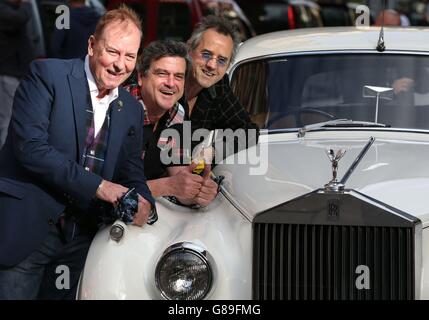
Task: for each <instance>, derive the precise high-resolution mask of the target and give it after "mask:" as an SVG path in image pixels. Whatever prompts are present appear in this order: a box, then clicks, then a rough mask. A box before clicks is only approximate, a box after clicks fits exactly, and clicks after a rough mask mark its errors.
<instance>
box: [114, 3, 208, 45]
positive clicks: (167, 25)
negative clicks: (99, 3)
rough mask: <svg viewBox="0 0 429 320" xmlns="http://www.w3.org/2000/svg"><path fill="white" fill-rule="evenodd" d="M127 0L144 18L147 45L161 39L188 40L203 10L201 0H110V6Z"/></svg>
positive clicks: (144, 39)
mask: <svg viewBox="0 0 429 320" xmlns="http://www.w3.org/2000/svg"><path fill="white" fill-rule="evenodd" d="M121 3H125V4H126V5H128V6H129V7H131V8H132V9H134V10H135V11H136V12H137V13H138V14H139V15H140V17H141V19H142V21H143V35H144V37H143V41H144V43H143V45H144V46H146V45H147V44H148V43H150V42H152V41H154V40H157V39H171V40H178V41H186V40H187V39H188V38H189V37H190V35H191V33H192V30H193V29H194V27H195V25H196V24H197V23H198V22H200V21H201V19H202V17H203V14H202V9H201V5H200V3H199V1H198V0H110V1H108V2H107V9H109V10H110V9H114V8H117V7H119V5H120V4H121Z"/></svg>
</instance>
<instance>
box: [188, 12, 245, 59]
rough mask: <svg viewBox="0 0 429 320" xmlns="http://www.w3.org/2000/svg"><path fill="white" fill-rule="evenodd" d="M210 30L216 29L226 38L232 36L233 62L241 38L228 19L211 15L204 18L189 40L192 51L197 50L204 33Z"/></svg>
mask: <svg viewBox="0 0 429 320" xmlns="http://www.w3.org/2000/svg"><path fill="white" fill-rule="evenodd" d="M209 29H214V30H215V31H216V32H218V33H220V34H223V35H225V36H230V37H231V39H232V42H233V46H232V55H231V60H230V62H232V61H233V60H234V58H235V55H236V54H237V49H238V45H239V44H240V38H239V36H238V33H237V31H236V28H235V27H234V25H233V24H232V23H231V22H229V21H228V20H227V19H225V18H223V17H219V16H215V15H209V16H206V17H204V18H203V20H202V21H201V22H200V23H199V24H198V25H197V27H196V28H195V30H194V32H192V35H191V37H190V38H189V40H188V46H189V49H190V50H195V49H196V48H197V47H198V45H199V44H200V42H201V39H202V38H203V34H204V32H206V31H207V30H209Z"/></svg>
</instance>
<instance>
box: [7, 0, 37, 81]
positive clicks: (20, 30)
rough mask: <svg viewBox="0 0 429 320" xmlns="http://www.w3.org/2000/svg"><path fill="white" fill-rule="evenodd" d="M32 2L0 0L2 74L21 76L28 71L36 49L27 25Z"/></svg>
mask: <svg viewBox="0 0 429 320" xmlns="http://www.w3.org/2000/svg"><path fill="white" fill-rule="evenodd" d="M30 17H31V4H30V3H26V2H24V3H22V4H21V5H20V6H18V5H15V4H12V3H10V2H7V1H0V75H7V76H12V77H16V78H21V77H22V76H24V74H26V73H27V71H28V69H29V65H30V62H31V60H33V58H34V50H33V46H32V44H31V41H30V39H29V37H28V34H27V29H26V25H27V23H28V21H29V19H30Z"/></svg>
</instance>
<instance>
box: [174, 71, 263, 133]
mask: <svg viewBox="0 0 429 320" xmlns="http://www.w3.org/2000/svg"><path fill="white" fill-rule="evenodd" d="M180 103H181V104H182V105H183V106H184V107H185V110H186V119H189V107H188V104H187V103H186V102H185V99H183V98H182V99H181V100H180ZM190 120H191V121H192V131H194V130H196V129H199V128H205V129H208V130H214V129H227V128H230V129H232V130H236V129H239V128H242V129H257V128H258V126H257V125H256V124H255V123H253V122H252V121H251V120H250V117H249V114H248V113H247V111H246V110H245V109H244V107H243V106H242V105H241V103H240V101H239V100H238V98H237V97H236V96H235V94H234V93H233V92H232V90H231V87H230V86H229V79H228V76H227V75H225V76H224V77H223V78H222V79H221V80H220V81H219V82H217V83H215V84H214V85H213V86H211V87H210V88H206V89H203V90H201V92H200V93H199V94H198V98H197V101H196V102H195V105H194V108H193V110H192V114H191V117H190Z"/></svg>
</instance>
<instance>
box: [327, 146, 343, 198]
mask: <svg viewBox="0 0 429 320" xmlns="http://www.w3.org/2000/svg"><path fill="white" fill-rule="evenodd" d="M345 153H346V150H344V149H339V150H337V152H336V153H335V151H334V150H332V149H329V150H326V154H327V156H328V158H329V160H330V161H331V164H332V180H331V181H329V182H328V183H327V184H325V189H327V190H332V191H339V190H342V189H344V185H343V184H342V183H340V182H338V180H337V172H338V162H340V160H341V158H342V157H343V156H344V154H345Z"/></svg>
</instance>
